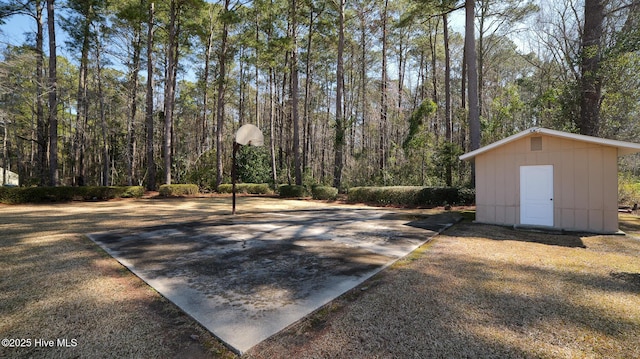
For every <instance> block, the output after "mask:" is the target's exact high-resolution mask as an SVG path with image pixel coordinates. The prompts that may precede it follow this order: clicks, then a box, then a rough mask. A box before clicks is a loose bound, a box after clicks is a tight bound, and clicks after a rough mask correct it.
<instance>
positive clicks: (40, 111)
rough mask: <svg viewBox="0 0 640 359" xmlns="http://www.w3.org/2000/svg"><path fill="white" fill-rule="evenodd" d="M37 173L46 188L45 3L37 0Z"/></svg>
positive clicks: (41, 183)
mask: <svg viewBox="0 0 640 359" xmlns="http://www.w3.org/2000/svg"><path fill="white" fill-rule="evenodd" d="M35 7H36V13H35V19H36V27H37V30H36V80H37V84H36V161H35V162H36V173H37V176H38V178H39V183H40V185H41V186H44V185H45V184H46V183H47V182H48V181H47V178H48V175H47V172H48V171H47V142H48V141H47V120H46V119H45V117H44V93H45V92H46V90H45V78H44V21H43V19H42V12H43V1H41V0H36V3H35Z"/></svg>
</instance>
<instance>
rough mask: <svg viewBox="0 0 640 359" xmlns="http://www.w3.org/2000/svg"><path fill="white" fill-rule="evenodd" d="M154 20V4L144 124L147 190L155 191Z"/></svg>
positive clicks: (152, 6) (148, 40) (149, 27)
mask: <svg viewBox="0 0 640 359" xmlns="http://www.w3.org/2000/svg"><path fill="white" fill-rule="evenodd" d="M154 19H155V6H154V3H151V4H150V5H149V22H148V24H147V98H146V102H147V103H146V108H145V122H146V125H147V139H146V147H147V151H146V152H147V189H148V190H150V191H155V190H156V165H155V158H154V157H155V155H154V150H153V133H154V128H153V67H154V64H153V33H154V29H153V23H154V21H155V20H154Z"/></svg>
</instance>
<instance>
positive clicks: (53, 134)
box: [47, 0, 59, 186]
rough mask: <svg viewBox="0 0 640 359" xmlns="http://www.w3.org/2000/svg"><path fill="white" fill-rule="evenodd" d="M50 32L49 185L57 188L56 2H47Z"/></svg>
mask: <svg viewBox="0 0 640 359" xmlns="http://www.w3.org/2000/svg"><path fill="white" fill-rule="evenodd" d="M47 24H48V30H49V89H48V90H49V185H50V186H57V185H58V182H59V179H58V73H57V69H58V65H57V56H58V55H57V51H56V17H55V0H47Z"/></svg>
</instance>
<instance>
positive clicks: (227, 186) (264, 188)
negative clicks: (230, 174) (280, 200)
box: [218, 183, 273, 194]
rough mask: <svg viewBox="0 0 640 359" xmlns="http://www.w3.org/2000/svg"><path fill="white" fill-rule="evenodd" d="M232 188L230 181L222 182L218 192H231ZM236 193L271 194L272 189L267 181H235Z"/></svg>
mask: <svg viewBox="0 0 640 359" xmlns="http://www.w3.org/2000/svg"><path fill="white" fill-rule="evenodd" d="M232 190H233V185H232V184H231V183H223V184H221V185H220V186H218V193H231V192H232ZM236 193H247V194H273V190H272V189H271V187H269V184H268V183H236Z"/></svg>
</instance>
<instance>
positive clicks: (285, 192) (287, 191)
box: [278, 184, 307, 198]
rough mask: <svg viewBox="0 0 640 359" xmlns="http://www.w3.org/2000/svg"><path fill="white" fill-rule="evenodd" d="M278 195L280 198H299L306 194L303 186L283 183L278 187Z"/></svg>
mask: <svg viewBox="0 0 640 359" xmlns="http://www.w3.org/2000/svg"><path fill="white" fill-rule="evenodd" d="M278 192H280V197H282V198H300V197H305V196H306V195H307V190H306V188H305V187H304V186H296V185H289V184H283V185H281V186H280V187H279V188H278Z"/></svg>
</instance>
